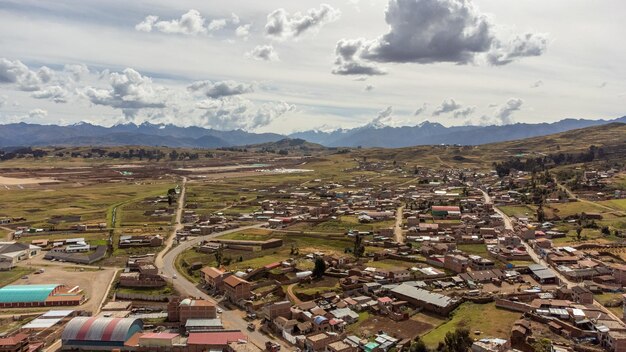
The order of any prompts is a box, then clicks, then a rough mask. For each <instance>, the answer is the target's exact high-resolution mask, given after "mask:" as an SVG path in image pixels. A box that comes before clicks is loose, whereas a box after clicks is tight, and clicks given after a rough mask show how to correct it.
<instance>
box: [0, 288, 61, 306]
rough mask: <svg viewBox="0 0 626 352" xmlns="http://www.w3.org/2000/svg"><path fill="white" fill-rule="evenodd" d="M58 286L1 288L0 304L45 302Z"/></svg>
mask: <svg viewBox="0 0 626 352" xmlns="http://www.w3.org/2000/svg"><path fill="white" fill-rule="evenodd" d="M58 286H61V285H58V284H50V285H9V286H4V287H2V288H0V303H20V302H45V300H46V299H47V298H48V296H50V294H51V293H52V291H54V289H55V288H57V287H58Z"/></svg>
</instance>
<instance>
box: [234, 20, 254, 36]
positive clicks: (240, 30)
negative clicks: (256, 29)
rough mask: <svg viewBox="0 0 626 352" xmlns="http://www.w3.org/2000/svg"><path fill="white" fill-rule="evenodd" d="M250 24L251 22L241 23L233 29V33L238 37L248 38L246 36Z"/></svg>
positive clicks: (248, 32) (248, 33)
mask: <svg viewBox="0 0 626 352" xmlns="http://www.w3.org/2000/svg"><path fill="white" fill-rule="evenodd" d="M250 26H251V24H243V25H241V26H239V27H237V29H235V35H236V36H237V37H239V38H243V39H244V40H245V39H248V36H249V35H250Z"/></svg>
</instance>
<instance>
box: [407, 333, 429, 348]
mask: <svg viewBox="0 0 626 352" xmlns="http://www.w3.org/2000/svg"><path fill="white" fill-rule="evenodd" d="M409 352H428V348H426V344H425V343H424V341H422V339H420V337H419V336H418V337H416V338H415V340H413V342H411V346H410V347H409Z"/></svg>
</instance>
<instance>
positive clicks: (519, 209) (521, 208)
mask: <svg viewBox="0 0 626 352" xmlns="http://www.w3.org/2000/svg"><path fill="white" fill-rule="evenodd" d="M498 209H500V210H502V212H503V213H505V214H506V215H508V216H519V217H526V216H527V217H530V218H534V217H535V212H536V209H535V208H533V207H532V206H530V205H505V206H499V207H498Z"/></svg>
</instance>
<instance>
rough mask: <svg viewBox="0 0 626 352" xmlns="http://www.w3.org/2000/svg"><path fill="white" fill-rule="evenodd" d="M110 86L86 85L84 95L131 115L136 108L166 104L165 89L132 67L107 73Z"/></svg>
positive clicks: (96, 103)
mask: <svg viewBox="0 0 626 352" xmlns="http://www.w3.org/2000/svg"><path fill="white" fill-rule="evenodd" d="M109 84H110V88H108V89H99V88H94V87H87V88H86V89H85V91H84V94H85V96H86V97H87V98H88V99H89V100H90V101H91V103H93V104H95V105H104V106H110V107H112V108H115V109H122V111H123V113H124V115H125V116H126V117H127V118H128V117H133V116H135V115H136V114H137V112H138V110H141V109H146V108H164V107H165V106H166V105H167V94H166V93H167V92H166V89H165V88H163V87H160V86H156V85H154V84H153V83H152V80H151V79H150V78H149V77H146V76H142V75H141V74H140V73H139V72H137V71H135V70H133V69H132V68H127V69H125V70H124V71H122V72H121V73H118V72H113V73H111V74H110V75H109Z"/></svg>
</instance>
